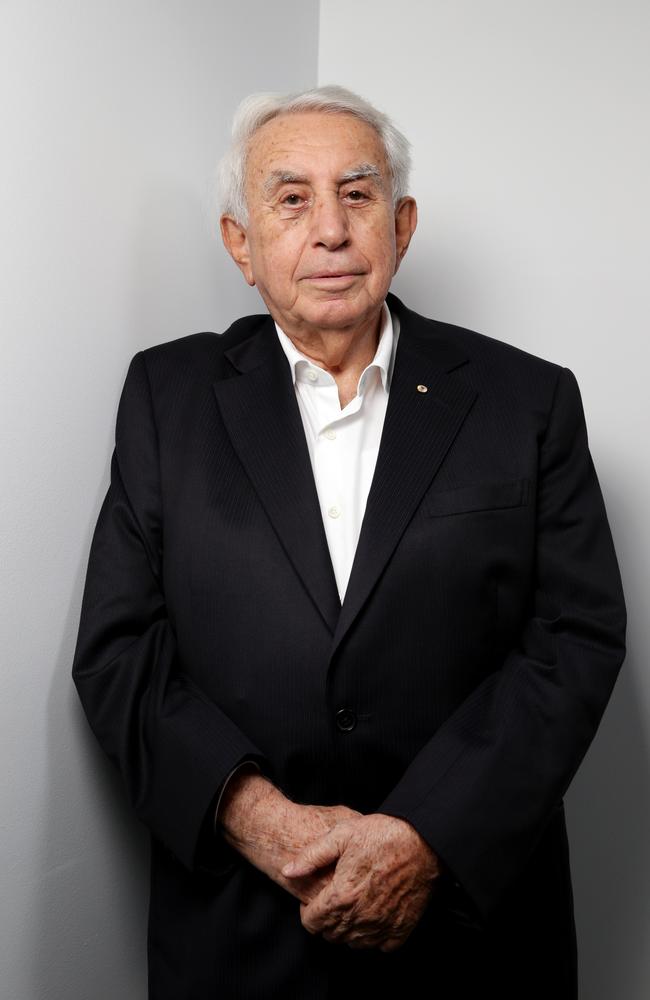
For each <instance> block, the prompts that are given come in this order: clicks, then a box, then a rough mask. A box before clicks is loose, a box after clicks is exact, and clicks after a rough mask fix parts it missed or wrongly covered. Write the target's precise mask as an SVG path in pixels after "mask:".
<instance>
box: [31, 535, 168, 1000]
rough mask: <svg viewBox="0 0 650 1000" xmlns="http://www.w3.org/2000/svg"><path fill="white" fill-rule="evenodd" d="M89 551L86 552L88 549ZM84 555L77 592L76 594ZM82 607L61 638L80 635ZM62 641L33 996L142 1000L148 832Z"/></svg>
mask: <svg viewBox="0 0 650 1000" xmlns="http://www.w3.org/2000/svg"><path fill="white" fill-rule="evenodd" d="M87 551H88V546H86V549H85V552H86V553H87ZM85 569H86V557H85V556H84V559H83V565H82V566H81V567H80V570H79V574H78V579H77V585H76V586H75V587H74V591H73V594H74V595H76V594H80V593H81V589H82V587H81V585H82V583H83V575H84V574H85ZM77 625H78V602H77V601H76V600H75V599H74V597H73V599H72V600H71V611H70V613H69V615H68V622H67V623H66V628H65V631H64V635H66V636H69V635H70V634H72V635H73V636H74V637H75V638H76V630H77ZM71 655H72V654H71V652H70V646H69V643H68V642H65V643H63V649H62V651H61V652H60V654H59V656H58V660H57V663H56V665H55V667H54V671H53V678H52V686H51V690H50V695H49V699H48V732H47V753H48V782H47V794H46V799H45V802H44V803H43V828H42V832H41V856H40V858H39V859H37V870H38V872H39V873H40V878H39V880H38V883H37V885H35V887H34V902H33V911H32V913H33V925H32V928H31V932H30V934H29V939H28V941H27V942H26V948H27V949H29V952H30V955H31V960H30V976H29V979H30V983H31V989H30V992H29V996H30V997H31V998H32V1000H41V998H43V1000H45V998H48V1000H50V998H51V1000H54V998H58V997H61V998H63V997H74V998H75V1000H115V998H116V997H119V998H120V1000H142V997H144V996H146V992H147V988H146V930H147V927H146V920H147V906H148V891H149V846H148V834H147V832H146V830H145V828H144V826H142V824H140V823H139V822H138V820H137V819H136V818H135V817H134V816H133V814H132V813H131V811H130V809H129V807H128V804H127V800H126V796H125V793H124V791H123V789H122V784H121V779H120V777H119V775H118V773H117V771H116V770H115V769H114V767H113V765H112V764H111V763H110V761H109V760H108V759H107V758H106V757H105V756H104V754H103V752H102V751H101V749H100V747H99V745H98V744H97V743H96V741H95V737H94V736H93V734H92V732H91V730H90V727H89V726H88V723H87V722H86V719H85V716H84V714H83V709H82V707H81V703H80V702H79V700H78V697H77V693H76V689H75V687H74V684H73V682H72V679H71V667H72V662H71Z"/></svg>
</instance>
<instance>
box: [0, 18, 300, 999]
mask: <svg viewBox="0 0 650 1000" xmlns="http://www.w3.org/2000/svg"><path fill="white" fill-rule="evenodd" d="M317 18H318V8H317V0H307V2H305V0H276V3H274V4H273V5H269V4H266V3H264V2H262V0H254V2H251V0H249V2H247V3H240V4H238V5H235V4H228V5H227V6H226V5H224V4H221V3H214V2H209V0H185V2H184V0H157V2H156V0H112V2H110V3H108V2H106V3H104V2H99V0H94V2H93V0H90V2H89V0H85V2H81V0H77V2H75V0H57V2H56V3H46V2H40V3H39V2H34V0H3V3H2V4H1V5H0V108H1V111H2V114H1V115H0V119H1V120H2V132H1V138H2V156H0V216H1V217H2V234H3V239H2V244H1V245H0V274H1V275H2V278H1V279H0V286H1V291H0V313H1V316H0V330H1V334H0V336H1V349H2V368H1V375H0V407H1V412H0V438H1V447H2V454H1V457H0V461H1V468H2V475H3V489H2V491H1V495H0V530H1V532H2V539H1V544H2V592H1V594H0V598H1V599H0V629H1V635H2V698H1V699H0V759H1V760H2V772H3V780H2V785H1V791H0V830H1V834H0V836H1V841H2V857H1V864H0V899H1V900H2V906H1V907H0V969H1V970H2V973H1V976H0V997H2V1000H41V998H43V1000H45V998H47V1000H71V998H74V1000H116V998H120V1000H131V998H133V1000H135V998H142V997H144V996H145V995H146V987H145V929H146V927H145V919H146V904H147V864H148V851H147V849H146V838H145V836H144V834H143V832H142V830H141V829H140V827H139V826H138V825H137V824H136V821H135V820H134V819H132V817H131V815H130V814H129V813H128V812H127V810H126V807H125V805H124V803H123V798H122V792H121V788H120V786H119V783H118V781H117V780H116V777H115V776H114V775H113V773H112V771H111V769H110V765H109V764H108V763H107V762H106V761H105V760H104V758H103V756H102V755H101V752H100V751H99V749H98V748H97V746H96V745H95V743H94V740H93V738H92V735H91V734H90V731H89V729H88V727H87V725H86V722H85V719H84V718H83V716H82V712H81V709H80V706H79V704H78V702H77V698H76V693H75V691H74V689H73V686H72V682H71V679H70V668H71V664H72V654H73V651H74V642H75V638H76V629H77V626H78V618H79V609H80V603H81V592H82V587H83V581H84V576H85V570H86V560H87V556H88V549H89V545H90V536H91V532H92V529H93V527H94V523H95V520H96V518H97V514H98V512H99V506H100V504H101V501H102V499H103V496H104V494H105V492H106V488H107V486H108V474H109V460H110V453H111V450H112V444H113V433H114V425H115V412H116V407H117V400H118V397H119V392H120V389H121V386H122V383H123V380H124V376H125V374H126V368H127V365H128V361H129V360H130V358H131V357H132V355H133V354H134V353H135V352H136V351H137V350H139V349H141V348H144V347H146V346H148V345H150V344H153V343H157V342H160V341H164V340H169V339H172V338H175V337H180V336H183V335H184V334H186V333H193V332H195V331H198V330H205V329H213V330H222V329H224V327H225V326H226V325H227V323H228V322H230V321H231V320H232V319H233V318H234V317H235V316H238V315H241V314H243V313H247V312H262V311H264V307H263V303H262V302H261V300H260V299H259V297H258V296H257V294H256V292H255V291H254V290H250V289H248V288H247V286H246V285H245V283H244V281H243V279H242V278H241V276H240V274H239V272H238V271H237V269H236V268H235V266H234V265H233V263H232V261H231V260H230V259H229V258H226V255H225V251H224V250H223V249H222V248H221V247H220V245H218V244H217V243H216V242H214V241H212V240H211V238H210V236H209V233H208V230H207V226H206V225H205V223H204V214H203V213H204V195H205V189H206V185H207V182H208V180H209V177H210V172H211V169H212V165H213V163H214V161H215V160H216V158H217V156H218V155H219V154H220V152H221V150H222V148H223V146H224V143H225V140H226V137H227V134H228V128H229V118H230V115H231V114H232V111H233V109H234V107H235V105H236V103H237V101H238V100H239V99H240V98H241V97H243V96H244V95H245V94H247V93H249V92H250V91H253V90H262V89H268V90H289V89H294V88H300V87H306V86H312V85H313V84H314V83H315V81H316V60H317ZM297 39H298V40H299V44H296V40H297Z"/></svg>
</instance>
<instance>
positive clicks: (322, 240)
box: [221, 112, 416, 335]
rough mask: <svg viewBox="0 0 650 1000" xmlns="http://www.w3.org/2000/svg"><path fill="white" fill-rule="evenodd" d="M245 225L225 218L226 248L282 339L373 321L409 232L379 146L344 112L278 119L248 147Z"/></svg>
mask: <svg viewBox="0 0 650 1000" xmlns="http://www.w3.org/2000/svg"><path fill="white" fill-rule="evenodd" d="M246 195H247V204H248V214H249V222H248V226H247V227H245V228H244V227H242V226H239V225H238V224H237V223H235V222H234V220H232V219H230V217H228V216H224V217H222V223H221V226H222V235H223V239H224V243H225V244H226V247H227V249H228V250H229V252H230V253H231V254H232V256H233V257H234V259H235V261H236V262H237V264H238V265H239V267H240V268H241V270H242V272H243V274H244V276H245V278H246V280H247V281H248V283H249V284H250V285H257V287H258V290H259V292H260V294H261V296H262V298H263V299H264V301H265V303H266V305H267V308H268V310H269V312H270V313H271V315H272V316H273V318H274V319H275V320H276V321H277V323H278V324H279V325H280V327H282V329H284V330H285V331H286V332H293V333H301V334H303V335H305V334H306V335H309V333H310V332H322V331H326V330H328V329H329V330H339V331H343V330H345V329H346V328H350V329H356V328H360V327H361V326H364V325H366V324H367V323H369V322H371V321H374V320H375V318H376V317H377V316H378V314H379V311H380V309H381V306H382V303H383V301H384V299H385V297H386V293H387V291H388V288H389V286H390V282H391V279H392V277H393V275H394V274H395V272H396V271H397V268H398V267H399V262H400V260H401V257H402V256H403V254H404V253H405V252H406V247H407V246H408V242H409V240H410V238H411V235H412V234H413V231H414V229H415V224H416V208H415V202H414V201H413V199H412V198H404V199H402V201H401V202H400V205H399V206H398V208H397V211H395V210H394V208H393V204H392V192H391V178H390V173H389V170H388V166H387V163H386V158H385V155H384V151H383V147H382V143H381V141H380V139H379V137H378V135H377V133H376V132H375V130H374V129H373V128H371V126H369V125H367V124H366V123H365V122H363V121H361V120H360V119H358V118H355V117H354V116H352V115H349V114H324V113H322V112H309V113H300V114H285V115H280V116H278V117H276V118H274V119H272V120H271V121H270V122H267V124H266V125H264V126H262V128H260V129H259V130H258V131H257V132H256V133H255V135H254V136H253V138H252V140H251V145H250V148H249V159H248V169H247V174H246Z"/></svg>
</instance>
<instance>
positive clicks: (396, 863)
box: [287, 813, 440, 951]
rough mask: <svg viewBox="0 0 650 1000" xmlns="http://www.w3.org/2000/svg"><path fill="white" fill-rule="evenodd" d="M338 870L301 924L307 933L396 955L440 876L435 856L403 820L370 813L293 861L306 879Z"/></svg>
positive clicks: (306, 905)
mask: <svg viewBox="0 0 650 1000" xmlns="http://www.w3.org/2000/svg"><path fill="white" fill-rule="evenodd" d="M332 863H335V864H336V867H335V871H334V875H333V877H332V878H330V879H329V880H328V882H327V884H326V885H325V886H324V887H323V888H322V890H321V891H320V892H319V893H318V895H316V896H315V897H313V898H312V899H311V900H310V901H309V902H302V903H301V906H300V918H301V920H302V923H303V926H304V927H305V928H306V930H308V931H309V932H310V933H311V934H317V933H322V935H323V937H324V938H325V939H326V940H327V941H336V942H343V943H345V944H347V945H349V946H350V947H351V948H379V950H380V951H395V950H396V949H397V948H399V947H401V945H402V944H403V943H404V942H405V941H406V939H407V938H408V936H409V935H410V934H411V932H412V931H413V929H414V928H415V927H416V925H417V923H418V921H419V920H420V918H421V916H422V914H423V913H424V910H425V909H426V906H427V904H428V902H429V900H430V897H431V895H432V892H433V891H434V886H435V884H436V879H437V878H438V877H439V875H440V868H439V865H438V859H437V856H436V854H435V853H434V851H432V850H431V848H430V847H429V845H428V844H427V843H426V841H424V839H423V838H422V837H421V836H420V834H419V833H418V832H417V830H416V829H415V827H413V826H412V825H411V824H410V823H408V822H407V821H406V820H403V819H400V818H398V817H396V816H388V815H384V814H383V813H371V814H370V815H361V816H357V817H355V818H352V819H348V820H343V821H342V822H340V823H337V825H336V826H335V827H333V828H332V830H330V831H329V832H328V833H326V834H325V835H324V836H322V837H321V838H320V839H319V840H316V841H313V842H312V843H311V844H308V845H307V846H306V847H305V848H304V849H303V850H302V851H301V852H300V853H299V855H298V857H297V858H296V860H295V862H294V864H295V866H296V867H295V870H294V874H291V873H287V874H288V875H289V877H290V878H294V877H295V878H304V876H305V875H307V874H313V873H314V872H316V871H318V869H320V868H322V867H329V866H331V864H332Z"/></svg>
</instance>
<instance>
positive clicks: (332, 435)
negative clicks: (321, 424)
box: [323, 431, 336, 441]
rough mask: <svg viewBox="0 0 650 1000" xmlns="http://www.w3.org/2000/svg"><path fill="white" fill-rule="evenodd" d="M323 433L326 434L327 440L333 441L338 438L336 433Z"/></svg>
mask: <svg viewBox="0 0 650 1000" xmlns="http://www.w3.org/2000/svg"><path fill="white" fill-rule="evenodd" d="M323 433H324V434H325V437H326V438H329V439H330V441H333V440H334V438H335V437H336V431H324V432H323Z"/></svg>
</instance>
